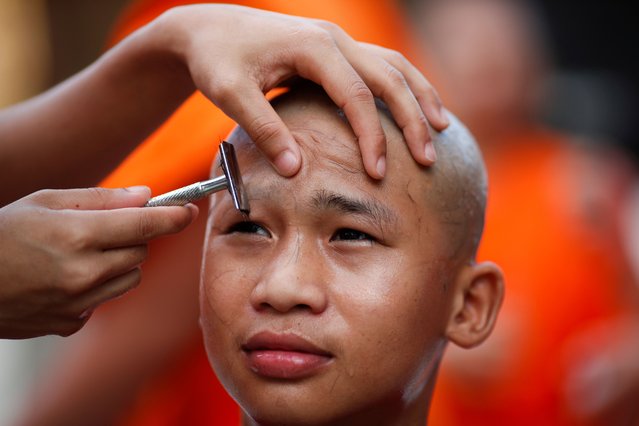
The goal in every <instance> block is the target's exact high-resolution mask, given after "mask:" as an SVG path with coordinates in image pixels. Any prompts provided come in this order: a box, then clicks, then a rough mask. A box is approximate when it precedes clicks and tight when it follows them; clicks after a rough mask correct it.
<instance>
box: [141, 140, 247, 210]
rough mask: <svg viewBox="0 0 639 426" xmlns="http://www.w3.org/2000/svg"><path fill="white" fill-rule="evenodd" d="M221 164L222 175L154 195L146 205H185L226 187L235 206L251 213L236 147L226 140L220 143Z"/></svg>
mask: <svg viewBox="0 0 639 426" xmlns="http://www.w3.org/2000/svg"><path fill="white" fill-rule="evenodd" d="M220 166H221V167H222V171H223V172H224V174H223V175H222V176H218V177H216V178H213V179H210V180H205V181H202V182H196V183H193V184H191V185H187V186H185V187H182V188H178V189H175V190H173V191H170V192H167V193H165V194H162V195H158V196H157V197H153V198H151V199H150V200H149V201H147V203H146V204H145V205H144V206H145V207H157V206H183V205H185V204H187V203H190V202H193V201H197V200H200V199H202V198H204V197H206V196H207V195H210V194H212V193H214V192H218V191H221V190H222V189H225V188H226V189H228V190H229V192H230V193H231V197H232V198H233V204H234V205H235V208H236V209H238V210H239V211H241V212H242V213H244V214H249V211H250V209H249V202H248V197H247V195H246V191H245V190H244V185H243V184H242V176H241V175H240V169H239V167H238V166H237V157H236V156H235V148H234V147H233V145H231V144H230V143H228V142H226V141H223V142H222V143H221V144H220Z"/></svg>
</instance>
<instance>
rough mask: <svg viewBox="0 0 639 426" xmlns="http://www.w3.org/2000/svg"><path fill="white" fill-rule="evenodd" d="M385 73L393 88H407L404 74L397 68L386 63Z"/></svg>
mask: <svg viewBox="0 0 639 426" xmlns="http://www.w3.org/2000/svg"><path fill="white" fill-rule="evenodd" d="M384 72H385V73H386V78H387V80H388V81H389V83H390V84H392V85H393V86H402V87H405V86H407V83H406V79H405V78H404V74H402V73H401V72H400V71H399V70H398V69H397V68H395V67H394V66H393V65H391V64H390V63H388V62H386V66H385V68H384Z"/></svg>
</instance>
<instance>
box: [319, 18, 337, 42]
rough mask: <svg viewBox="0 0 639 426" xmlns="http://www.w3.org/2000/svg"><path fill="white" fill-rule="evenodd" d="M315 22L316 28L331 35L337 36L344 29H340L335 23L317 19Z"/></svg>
mask: <svg viewBox="0 0 639 426" xmlns="http://www.w3.org/2000/svg"><path fill="white" fill-rule="evenodd" d="M313 22H314V23H315V25H316V26H318V27H319V28H321V29H322V30H324V31H326V32H328V33H329V34H335V33H338V32H341V31H342V27H340V26H339V25H337V24H336V23H334V22H330V21H326V20H324V19H316V20H314V21H313ZM331 39H332V36H331Z"/></svg>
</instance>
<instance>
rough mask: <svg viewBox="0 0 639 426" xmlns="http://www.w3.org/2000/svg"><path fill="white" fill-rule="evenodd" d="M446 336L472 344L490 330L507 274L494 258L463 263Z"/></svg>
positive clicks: (456, 282) (478, 341)
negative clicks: (479, 261) (473, 262)
mask: <svg viewBox="0 0 639 426" xmlns="http://www.w3.org/2000/svg"><path fill="white" fill-rule="evenodd" d="M454 292H455V294H453V299H452V300H453V303H452V310H451V316H450V318H449V320H448V326H447V328H446V337H447V338H448V339H449V340H450V341H451V342H453V343H455V344H457V345H458V346H461V347H463V348H472V347H473V346H476V345H478V344H480V343H481V342H483V341H484V340H485V339H486V337H488V335H489V334H490V332H491V331H492V329H493V326H494V325H495V320H496V319H497V313H498V312H499V307H500V306H501V302H502V299H503V298H504V277H503V273H502V272H501V269H500V268H499V267H498V266H497V265H495V264H494V263H492V262H482V263H478V264H470V265H467V266H464V267H463V269H462V270H461V271H460V273H459V274H458V276H457V280H456V281H455V287H454Z"/></svg>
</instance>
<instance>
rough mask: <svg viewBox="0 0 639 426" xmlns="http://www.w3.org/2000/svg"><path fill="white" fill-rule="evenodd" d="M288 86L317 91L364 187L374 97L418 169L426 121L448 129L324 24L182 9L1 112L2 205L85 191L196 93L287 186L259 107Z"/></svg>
mask: <svg viewBox="0 0 639 426" xmlns="http://www.w3.org/2000/svg"><path fill="white" fill-rule="evenodd" d="M293 76H301V77H303V78H307V79H310V80H313V81H315V82H317V83H319V84H321V85H322V86H323V87H324V88H325V90H326V91H327V92H328V93H329V95H330V96H331V97H332V98H333V99H334V100H335V101H336V103H337V104H338V105H340V106H342V107H343V109H344V112H345V114H346V116H347V117H348V119H349V121H350V123H351V125H352V127H353V129H354V131H355V133H356V135H357V136H358V137H359V140H360V146H361V149H362V155H363V158H364V162H365V165H366V170H367V171H368V172H369V174H370V175H371V176H372V177H376V178H380V177H381V176H382V175H383V171H384V167H383V164H382V163H381V162H379V159H380V158H381V156H383V153H384V152H385V139H384V136H383V132H382V130H381V126H380V123H379V119H378V118H377V115H376V109H375V106H374V103H373V94H374V95H376V96H379V97H381V98H382V99H383V100H384V101H385V102H386V103H387V104H388V105H389V106H390V108H391V110H392V112H393V115H394V117H395V119H396V120H397V121H398V123H399V124H400V125H401V126H402V128H404V132H405V134H406V137H407V140H408V142H409V145H410V147H411V150H412V152H413V155H414V157H415V158H416V160H417V161H419V162H420V163H423V164H430V163H431V162H432V158H431V159H429V158H427V153H426V152H427V151H425V145H426V143H427V141H429V140H430V138H429V135H428V127H427V122H426V118H428V120H429V121H430V123H431V124H432V125H433V126H434V127H435V128H438V129H441V128H443V127H445V126H446V121H445V118H444V117H443V115H442V114H441V113H440V109H441V105H440V103H439V98H438V97H437V94H436V93H435V91H434V89H433V88H432V87H431V86H430V84H429V83H428V82H427V81H426V79H425V78H424V77H423V76H422V74H421V73H419V72H418V71H417V70H416V68H415V67H413V66H412V65H411V64H410V63H409V62H408V61H406V60H405V59H403V57H402V56H401V55H400V54H398V53H397V52H394V51H390V50H387V49H381V48H377V47H373V46H369V45H366V44H363V43H358V42H356V41H354V40H353V39H352V38H350V37H349V36H348V35H347V34H346V33H345V32H344V31H343V30H341V29H340V28H339V27H337V26H335V25H332V24H329V23H326V22H321V21H316V20H310V19H305V18H297V17H291V16H286V15H281V14H277V13H273V12H265V11H260V10H255V9H249V8H244V7H239V6H228V5H196V6H184V7H179V8H175V9H173V10H171V11H169V12H167V13H165V14H164V15H162V16H161V17H159V18H158V19H156V20H155V21H153V22H152V23H150V24H149V25H147V26H145V27H143V28H142V29H140V30H138V31H137V32H135V33H133V34H132V35H131V36H129V37H128V38H126V39H125V40H123V41H122V42H121V43H120V44H118V45H117V46H115V47H114V48H113V49H111V50H110V51H108V52H107V53H106V54H104V55H103V56H102V57H101V58H100V59H98V60H97V61H96V62H95V63H94V64H92V65H91V66H89V67H88V68H87V69H85V70H84V71H82V72H80V73H79V74H77V75H75V76H74V77H72V78H70V79H69V80H67V81H65V82H63V83H61V84H60V85H58V86H57V87H54V88H53V89H51V90H49V91H48V92H45V93H43V94H42V95H40V96H37V97H35V98H33V99H31V100H28V101H26V102H24V103H22V104H18V105H16V106H13V107H11V108H8V109H6V110H4V111H1V112H0V181H2V182H4V183H6V184H3V189H2V191H0V196H1V197H2V198H1V199H0V203H2V204H6V203H7V202H10V201H13V200H15V199H17V198H19V197H21V196H24V195H26V194H28V193H31V192H33V191H36V190H38V189H41V188H45V187H46V188H55V187H58V188H64V187H75V186H91V185H95V184H96V183H97V182H98V181H99V180H100V179H101V178H102V177H103V176H105V175H106V174H107V173H108V172H109V171H110V170H112V169H113V168H114V167H115V166H116V165H117V164H118V163H119V162H120V161H121V160H122V159H123V158H124V157H125V156H126V155H127V154H128V153H129V152H130V151H131V150H132V149H133V148H134V147H135V146H136V145H137V144H138V143H139V142H140V141H142V140H143V139H144V138H145V137H146V136H147V135H149V134H150V132H151V131H153V130H154V129H155V128H156V127H158V126H159V125H160V124H161V123H162V121H163V120H165V119H166V118H167V117H168V116H169V115H170V114H171V112H173V111H174V110H175V109H176V108H177V107H178V106H179V105H180V104H181V103H182V102H183V101H184V100H185V99H186V98H187V97H188V96H189V95H190V94H191V93H192V92H193V91H194V90H195V88H198V89H199V90H201V91H202V92H203V93H204V94H205V95H206V96H207V97H208V98H209V99H211V101H213V102H214V103H215V104H216V105H217V106H219V107H220V108H221V109H222V110H223V111H224V112H225V113H227V114H228V115H229V116H230V117H231V118H233V119H234V120H235V121H237V122H238V123H239V124H240V125H241V126H242V127H244V128H245V129H246V130H247V131H248V133H249V134H250V136H251V137H252V139H253V140H254V141H255V142H256V144H258V145H259V147H260V148H261V149H262V150H263V151H264V152H265V154H266V155H267V156H268V158H269V159H270V160H271V161H273V163H274V164H275V166H276V168H277V170H278V171H279V172H280V173H282V174H283V175H292V174H295V173H296V172H297V170H298V169H299V167H300V156H299V151H298V149H297V145H296V144H295V142H294V140H293V138H292V136H291V134H290V133H289V131H288V130H287V129H286V127H285V126H284V125H283V123H282V122H281V120H280V119H279V117H278V116H277V115H276V114H275V112H274V111H273V110H272V108H271V107H270V105H269V104H268V102H267V101H266V99H265V98H264V95H263V93H265V92H267V91H268V90H270V89H272V88H274V87H276V86H277V85H278V84H280V83H282V82H283V81H285V80H287V79H289V78H291V77H293ZM431 146H432V145H431ZM286 152H288V153H290V154H291V155H290V156H287V155H285V153H286Z"/></svg>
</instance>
